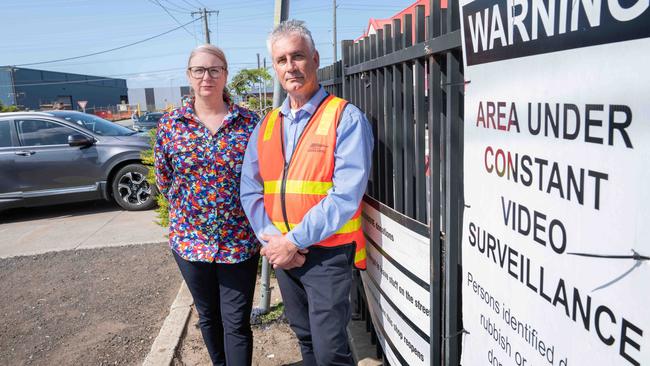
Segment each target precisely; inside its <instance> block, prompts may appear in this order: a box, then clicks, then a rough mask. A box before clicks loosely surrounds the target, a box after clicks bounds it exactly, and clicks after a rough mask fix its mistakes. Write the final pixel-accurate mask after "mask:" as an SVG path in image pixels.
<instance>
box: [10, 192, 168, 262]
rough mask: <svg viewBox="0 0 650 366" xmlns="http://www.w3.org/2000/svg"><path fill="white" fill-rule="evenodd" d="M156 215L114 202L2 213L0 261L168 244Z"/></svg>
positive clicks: (93, 202)
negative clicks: (13, 257) (101, 248)
mask: <svg viewBox="0 0 650 366" xmlns="http://www.w3.org/2000/svg"><path fill="white" fill-rule="evenodd" d="M155 220H156V212H155V211H153V210H150V211H124V210H122V209H121V208H120V207H119V206H117V205H116V204H115V203H113V202H107V201H92V202H81V203H75V204H68V205H57V206H47V207H36V208H21V209H13V210H9V211H5V212H2V213H0V258H6V257H12V256H18V255H32V254H40V253H45V252H50V251H59V250H69V249H78V248H100V247H111V246H121V245H129V244H149V243H160V242H166V241H167V238H166V237H165V235H166V234H167V229H165V228H162V227H160V226H159V225H157V224H156V223H155Z"/></svg>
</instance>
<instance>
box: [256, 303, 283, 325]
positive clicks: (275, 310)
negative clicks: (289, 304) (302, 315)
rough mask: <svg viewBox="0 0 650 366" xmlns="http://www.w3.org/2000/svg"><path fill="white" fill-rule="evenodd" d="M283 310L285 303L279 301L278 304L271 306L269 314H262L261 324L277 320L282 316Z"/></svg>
mask: <svg viewBox="0 0 650 366" xmlns="http://www.w3.org/2000/svg"><path fill="white" fill-rule="evenodd" d="M283 311H284V304H283V303H278V304H276V305H273V306H271V309H270V311H269V312H268V313H267V314H264V315H261V316H260V321H261V324H262V325H263V324H269V323H273V322H275V321H276V320H278V319H279V318H280V316H282V312H283Z"/></svg>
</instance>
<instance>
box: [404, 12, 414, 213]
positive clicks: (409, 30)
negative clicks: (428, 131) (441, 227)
mask: <svg viewBox="0 0 650 366" xmlns="http://www.w3.org/2000/svg"><path fill="white" fill-rule="evenodd" d="M403 20H404V26H403V30H404V34H403V37H402V42H403V46H404V48H408V47H411V46H412V45H413V17H412V15H411V14H405V15H404V16H403ZM403 68H404V121H403V123H402V130H403V131H404V132H403V139H404V213H405V214H406V215H407V216H408V217H410V218H413V219H415V181H414V178H415V174H414V171H415V168H414V165H415V135H414V133H415V132H414V123H415V121H414V115H413V110H414V103H415V100H414V98H413V97H414V95H413V86H414V80H413V60H408V61H406V62H404V63H403Z"/></svg>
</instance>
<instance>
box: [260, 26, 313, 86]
mask: <svg viewBox="0 0 650 366" xmlns="http://www.w3.org/2000/svg"><path fill="white" fill-rule="evenodd" d="M271 57H273V69H274V70H275V73H276V75H277V76H278V79H279V80H280V84H282V87H283V88H284V90H286V91H287V94H289V96H292V97H299V98H306V97H311V95H312V94H313V93H315V92H316V90H318V76H317V74H316V71H318V65H319V56H318V51H312V50H311V47H309V43H307V41H306V40H305V39H304V38H303V37H301V36H300V35H298V34H290V35H288V36H286V37H282V38H279V39H278V40H276V41H275V42H274V43H273V44H272V45H271Z"/></svg>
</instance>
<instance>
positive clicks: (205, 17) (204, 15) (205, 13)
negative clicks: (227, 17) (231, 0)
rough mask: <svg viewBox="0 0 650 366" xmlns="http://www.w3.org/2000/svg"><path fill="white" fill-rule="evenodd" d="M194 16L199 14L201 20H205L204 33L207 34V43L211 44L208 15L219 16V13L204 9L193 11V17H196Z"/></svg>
mask: <svg viewBox="0 0 650 366" xmlns="http://www.w3.org/2000/svg"><path fill="white" fill-rule="evenodd" d="M194 14H199V15H200V16H201V18H203V33H205V43H210V28H208V15H210V14H217V16H219V12H218V11H214V10H208V9H206V8H203V10H201V11H193V12H192V16H194Z"/></svg>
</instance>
